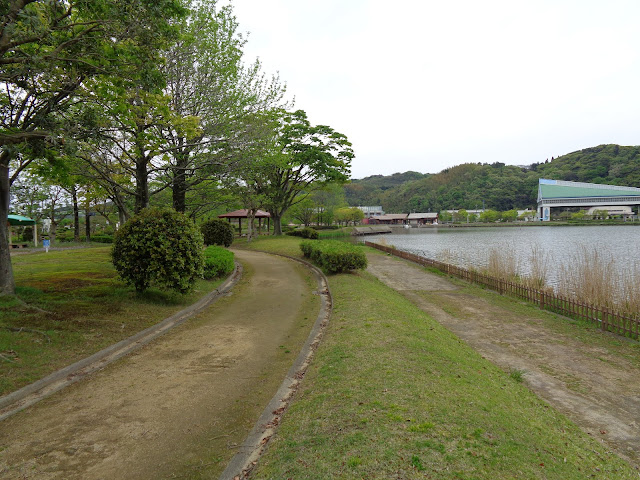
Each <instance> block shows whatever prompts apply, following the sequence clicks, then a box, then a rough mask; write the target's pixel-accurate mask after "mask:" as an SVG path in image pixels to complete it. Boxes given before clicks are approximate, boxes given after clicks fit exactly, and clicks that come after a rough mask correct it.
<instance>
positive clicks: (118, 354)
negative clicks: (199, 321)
mask: <svg viewBox="0 0 640 480" xmlns="http://www.w3.org/2000/svg"><path fill="white" fill-rule="evenodd" d="M241 276H242V266H241V265H240V264H239V263H238V262H235V269H234V271H233V273H232V274H231V275H230V276H229V277H228V278H227V279H226V280H225V281H224V282H223V283H222V285H220V286H219V287H218V288H216V289H215V290H213V291H212V292H211V293H209V294H208V295H206V296H205V297H203V298H201V299H200V300H198V301H197V302H196V303H194V304H193V305H191V306H189V307H187V308H185V309H184V310H182V311H180V312H178V313H176V314H174V315H172V316H170V317H169V318H166V319H165V320H163V321H162V322H160V323H158V324H156V325H153V326H151V327H149V328H147V329H145V330H142V331H141V332H138V333H136V334H135V335H132V336H131V337H129V338H125V339H124V340H121V341H120V342H118V343H114V344H113V345H111V346H109V347H107V348H105V349H103V350H100V351H99V352H97V353H94V354H93V355H91V356H90V357H87V358H84V359H82V360H80V361H78V362H76V363H74V364H71V365H69V366H67V367H65V368H63V369H61V370H58V371H56V372H53V373H52V374H50V375H48V376H46V377H44V378H42V379H40V380H38V381H37V382H34V383H32V384H30V385H27V386H25V387H23V388H21V389H20V390H16V391H15V392H13V393H10V394H9V395H5V396H4V397H0V421H2V420H4V419H5V418H7V417H10V416H11V415H13V414H14V413H17V412H19V411H20V410H23V409H25V408H27V407H29V406H31V405H33V404H34V403H37V402H39V401H40V400H42V399H43V398H45V397H48V396H49V395H51V394H53V393H55V392H57V391H58V390H62V389H63V388H65V387H67V386H68V385H71V384H72V383H75V382H77V381H79V380H82V379H83V378H84V377H86V376H87V375H89V374H90V373H93V372H95V371H96V370H100V369H102V368H104V367H105V366H107V365H109V364H110V363H113V362H115V361H116V360H118V359H120V358H122V357H124V356H125V355H128V354H129V353H131V352H133V351H135V350H137V349H138V348H140V347H142V346H144V345H146V344H147V343H149V342H150V341H152V340H153V339H155V338H157V337H159V336H160V335H162V334H164V333H166V332H167V331H168V330H170V329H172V328H173V327H175V326H177V325H180V324H181V323H183V322H184V321H186V320H188V319H189V318H191V317H192V316H194V315H196V314H197V313H200V312H201V311H202V310H204V309H205V308H206V307H208V306H209V305H210V304H212V303H213V302H215V301H216V300H217V299H218V298H220V296H222V295H224V294H225V293H227V292H228V291H229V290H231V288H232V287H233V286H234V285H235V284H236V283H238V280H240V277H241Z"/></svg>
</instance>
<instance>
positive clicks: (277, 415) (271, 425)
mask: <svg viewBox="0 0 640 480" xmlns="http://www.w3.org/2000/svg"><path fill="white" fill-rule="evenodd" d="M262 253H270V252H262ZM271 255H278V256H280V257H285V258H288V259H290V260H294V261H296V262H299V263H302V264H303V265H305V266H306V267H307V268H309V269H310V270H311V271H312V272H313V273H314V275H315V276H316V279H317V282H318V290H317V291H316V292H314V293H316V294H317V295H320V298H321V305H320V312H319V313H318V317H317V318H316V321H315V323H314V325H313V328H312V329H311V332H310V333H309V336H308V337H307V341H306V342H305V344H304V345H303V346H302V349H301V350H300V353H299V354H298V357H297V358H296V360H295V362H294V363H293V365H292V366H291V368H290V369H289V371H288V372H287V376H286V377H285V379H284V380H283V382H282V384H281V385H280V388H279V389H278V391H277V392H276V394H275V395H274V396H273V398H272V399H271V401H270V402H269V404H268V405H267V406H266V407H265V409H264V411H263V412H262V414H261V415H260V418H258V421H257V422H256V424H255V426H254V427H253V430H251V432H250V433H249V435H248V436H247V438H246V439H245V441H244V442H243V443H242V445H240V447H239V448H238V451H237V453H236V454H235V455H234V456H233V458H232V459H231V461H230V462H229V464H228V465H227V468H226V469H225V470H224V472H222V474H221V475H220V477H219V480H244V479H247V478H249V476H250V474H251V471H252V470H253V467H255V465H256V463H257V461H258V459H259V458H260V455H262V453H263V452H264V450H265V448H266V446H267V444H268V442H269V440H270V439H271V437H272V436H273V434H274V433H275V432H276V430H277V428H278V425H279V424H280V421H281V419H282V416H283V415H284V413H285V411H286V409H287V407H288V406H289V403H290V401H291V399H292V398H293V396H294V394H295V392H296V391H297V389H298V387H299V386H300V382H301V381H302V379H303V377H304V374H305V372H306V370H307V367H308V366H309V364H310V363H311V359H312V358H313V354H314V352H315V350H316V348H318V345H319V344H320V340H321V339H322V335H323V333H324V330H325V327H326V326H327V325H328V324H329V318H330V317H331V310H332V305H333V302H332V299H331V292H330V291H329V283H328V281H327V277H325V275H324V273H322V271H321V270H320V269H318V268H317V267H315V266H314V265H312V264H310V263H309V262H306V261H304V260H301V259H299V258H295V257H290V256H288V255H280V254H271Z"/></svg>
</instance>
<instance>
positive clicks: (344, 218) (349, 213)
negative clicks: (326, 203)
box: [334, 207, 364, 225]
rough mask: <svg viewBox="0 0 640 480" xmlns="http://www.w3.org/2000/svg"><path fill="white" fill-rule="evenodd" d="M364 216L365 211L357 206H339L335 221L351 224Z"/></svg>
mask: <svg viewBox="0 0 640 480" xmlns="http://www.w3.org/2000/svg"><path fill="white" fill-rule="evenodd" d="M363 218H364V212H363V211H362V210H360V209H359V208H357V207H345V208H339V209H338V210H336V212H335V216H334V221H336V222H338V223H339V224H341V223H344V224H345V225H349V223H353V224H354V225H355V224H356V223H358V222H360V221H362V219H363Z"/></svg>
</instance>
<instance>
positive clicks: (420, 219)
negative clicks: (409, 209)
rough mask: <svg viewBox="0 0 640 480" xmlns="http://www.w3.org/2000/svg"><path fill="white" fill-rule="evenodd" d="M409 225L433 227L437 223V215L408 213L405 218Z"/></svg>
mask: <svg viewBox="0 0 640 480" xmlns="http://www.w3.org/2000/svg"><path fill="white" fill-rule="evenodd" d="M407 220H408V222H409V225H427V224H429V225H433V224H434V223H435V224H437V223H438V214H437V213H431V212H429V213H410V214H409V216H408V217H407Z"/></svg>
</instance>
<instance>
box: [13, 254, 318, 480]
mask: <svg viewBox="0 0 640 480" xmlns="http://www.w3.org/2000/svg"><path fill="white" fill-rule="evenodd" d="M235 253H236V257H237V258H238V259H239V260H241V261H242V262H243V264H244V265H245V275H244V277H243V279H242V280H241V281H240V283H239V284H238V285H236V286H235V287H234V290H233V292H232V293H231V295H230V296H229V297H226V298H222V299H220V300H219V301H218V302H216V303H215V304H213V305H212V306H211V307H209V308H208V309H207V310H206V311H204V312H203V313H201V314H199V315H198V316H197V317H194V318H193V319H191V320H189V321H188V322H186V323H185V324H183V325H182V326H180V327H177V328H176V329H174V330H172V331H171V332H169V333H167V334H165V335H164V336H162V337H160V338H159V339H157V340H155V341H153V342H152V343H150V344H148V345H147V346H145V347H144V348H142V349H140V350H138V351H137V352H136V353H134V354H132V355H130V356H128V357H126V358H124V359H121V360H119V361H118V362H116V363H114V364H112V365H110V366H109V367H107V368H105V369H104V370H102V371H100V372H97V373H96V374H94V375H92V376H91V377H89V378H87V379H85V380H84V381H82V382H80V383H77V384H75V385H73V386H71V387H69V388H67V389H65V390H63V391H61V392H58V393H57V394H55V395H53V396H52V397H50V398H48V399H45V400H43V401H42V402H40V403H38V404H37V405H35V406H33V407H31V408H28V409H26V410H24V411H22V412H20V413H18V414H16V415H14V416H12V417H10V418H9V419H7V420H5V421H3V422H0V478H3V479H39V480H41V479H82V480H90V479H107V478H114V479H115V478H117V479H162V478H183V477H187V478H189V477H192V476H194V475H202V476H204V477H206V478H216V477H217V475H218V474H219V473H220V472H221V471H222V470H223V469H224V466H225V464H226V463H227V462H228V460H229V459H230V458H231V457H232V456H233V454H234V453H235V450H236V448H237V446H238V445H239V444H240V443H241V442H242V441H243V440H244V438H245V437H246V435H247V433H248V432H249V430H251V428H252V427H253V424H254V422H255V419H257V418H258V416H259V415H260V413H261V412H262V409H263V408H264V406H265V405H266V404H267V403H269V400H270V399H271V397H272V396H273V395H274V393H275V392H276V390H277V389H278V387H279V386H280V383H281V382H282V379H283V378H284V377H285V375H286V373H287V370H288V369H289V367H290V366H291V364H292V363H293V361H294V359H295V358H296V355H297V354H298V352H299V351H300V348H301V346H302V344H303V343H304V341H305V340H306V338H307V336H308V334H309V331H310V329H311V327H312V325H313V323H314V321H315V319H316V316H317V313H318V311H319V309H320V300H319V297H317V296H316V295H313V293H312V292H313V290H314V289H315V288H316V283H315V279H314V277H313V275H312V273H311V272H310V271H309V270H307V269H306V268H305V267H304V266H302V265H300V264H298V263H296V262H293V261H290V260H287V259H283V258H280V257H275V256H272V255H267V254H263V253H258V252H249V251H236V252H235Z"/></svg>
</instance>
